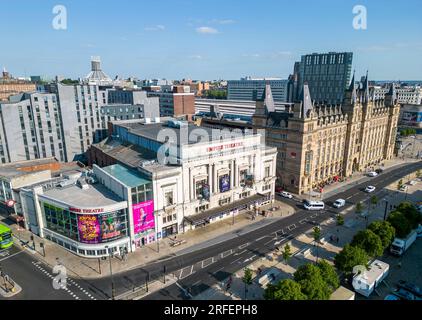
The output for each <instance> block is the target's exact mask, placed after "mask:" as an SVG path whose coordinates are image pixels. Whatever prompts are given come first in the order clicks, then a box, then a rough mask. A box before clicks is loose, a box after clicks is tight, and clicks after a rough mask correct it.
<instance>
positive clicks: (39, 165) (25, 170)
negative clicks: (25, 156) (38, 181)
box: [0, 158, 59, 178]
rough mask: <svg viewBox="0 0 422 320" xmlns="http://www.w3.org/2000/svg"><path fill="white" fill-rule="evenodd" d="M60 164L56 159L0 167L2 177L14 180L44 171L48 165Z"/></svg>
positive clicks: (28, 161) (22, 162) (14, 163)
mask: <svg viewBox="0 0 422 320" xmlns="http://www.w3.org/2000/svg"><path fill="white" fill-rule="evenodd" d="M55 164H59V162H58V161H57V160H56V159H55V158H45V159H37V160H26V161H17V162H12V163H6V164H1V165H0V177H5V178H13V177H18V176H24V175H27V174H30V173H34V172H39V171H44V170H47V169H50V168H48V165H55Z"/></svg>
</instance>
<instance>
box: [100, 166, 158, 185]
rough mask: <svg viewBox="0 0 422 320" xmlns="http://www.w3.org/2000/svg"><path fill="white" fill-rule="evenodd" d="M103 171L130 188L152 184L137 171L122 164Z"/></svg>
mask: <svg viewBox="0 0 422 320" xmlns="http://www.w3.org/2000/svg"><path fill="white" fill-rule="evenodd" d="M103 170H104V171H105V172H107V173H108V174H110V175H111V176H113V177H115V178H116V179H117V180H119V181H120V182H122V183H123V184H125V185H127V186H128V187H130V188H135V187H138V186H140V185H144V184H147V183H150V182H151V181H149V180H147V179H145V178H143V177H142V176H141V175H140V174H138V173H137V172H136V171H134V170H131V169H128V168H126V167H124V166H122V165H120V164H115V165H112V166H108V167H105V168H103Z"/></svg>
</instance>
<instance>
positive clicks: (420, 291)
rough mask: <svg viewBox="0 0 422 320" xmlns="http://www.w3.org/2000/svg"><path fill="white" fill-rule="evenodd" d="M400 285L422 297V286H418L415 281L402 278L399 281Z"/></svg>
mask: <svg viewBox="0 0 422 320" xmlns="http://www.w3.org/2000/svg"><path fill="white" fill-rule="evenodd" d="M398 287H399V288H402V289H404V290H407V291H409V292H410V293H412V294H414V295H415V296H417V297H419V298H422V288H420V287H418V286H417V285H415V284H414V283H411V282H407V281H404V280H400V281H399V283H398Z"/></svg>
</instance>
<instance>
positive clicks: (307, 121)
mask: <svg viewBox="0 0 422 320" xmlns="http://www.w3.org/2000/svg"><path fill="white" fill-rule="evenodd" d="M354 78H355V77H354V76H353V79H352V82H351V84H350V87H349V88H348V89H347V90H346V92H345V95H344V101H343V103H342V104H337V105H327V104H318V103H315V102H314V101H312V98H311V96H310V92H309V88H308V85H307V84H306V83H305V84H304V86H303V89H302V94H301V99H300V100H301V102H299V103H295V105H294V107H293V108H290V107H286V110H285V111H284V112H276V111H275V108H274V102H273V99H272V94H271V88H270V86H268V85H267V87H266V90H265V92H264V94H263V96H262V97H261V98H259V99H257V102H256V103H257V107H256V112H255V114H254V116H253V118H252V126H253V128H254V130H259V129H265V131H266V142H267V145H270V146H275V147H277V148H278V159H277V176H278V184H279V185H281V186H282V187H284V188H285V189H286V190H289V191H292V192H295V193H299V194H303V193H309V192H311V191H312V190H315V189H317V190H318V189H319V188H320V187H321V186H322V185H324V184H325V183H327V182H330V181H336V180H338V179H341V178H343V177H350V176H351V175H352V174H353V173H354V172H357V171H364V170H369V169H371V168H373V167H375V166H377V165H379V164H381V163H382V162H383V161H384V160H388V159H391V158H392V157H393V151H394V146H395V137H396V133H397V122H398V118H399V113H400V105H399V104H398V103H397V99H396V94H395V89H394V86H392V87H391V89H390V91H389V92H388V93H387V94H386V96H385V99H383V100H376V99H375V98H374V94H373V92H370V90H369V85H368V75H367V76H366V80H365V81H364V83H363V84H362V86H361V87H356V86H355V81H354Z"/></svg>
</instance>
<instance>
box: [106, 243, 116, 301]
mask: <svg viewBox="0 0 422 320" xmlns="http://www.w3.org/2000/svg"><path fill="white" fill-rule="evenodd" d="M105 248H106V250H107V253H108V256H109V261H110V278H111V299H112V300H114V281H113V269H112V267H111V248H110V249H109V248H108V246H105Z"/></svg>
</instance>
